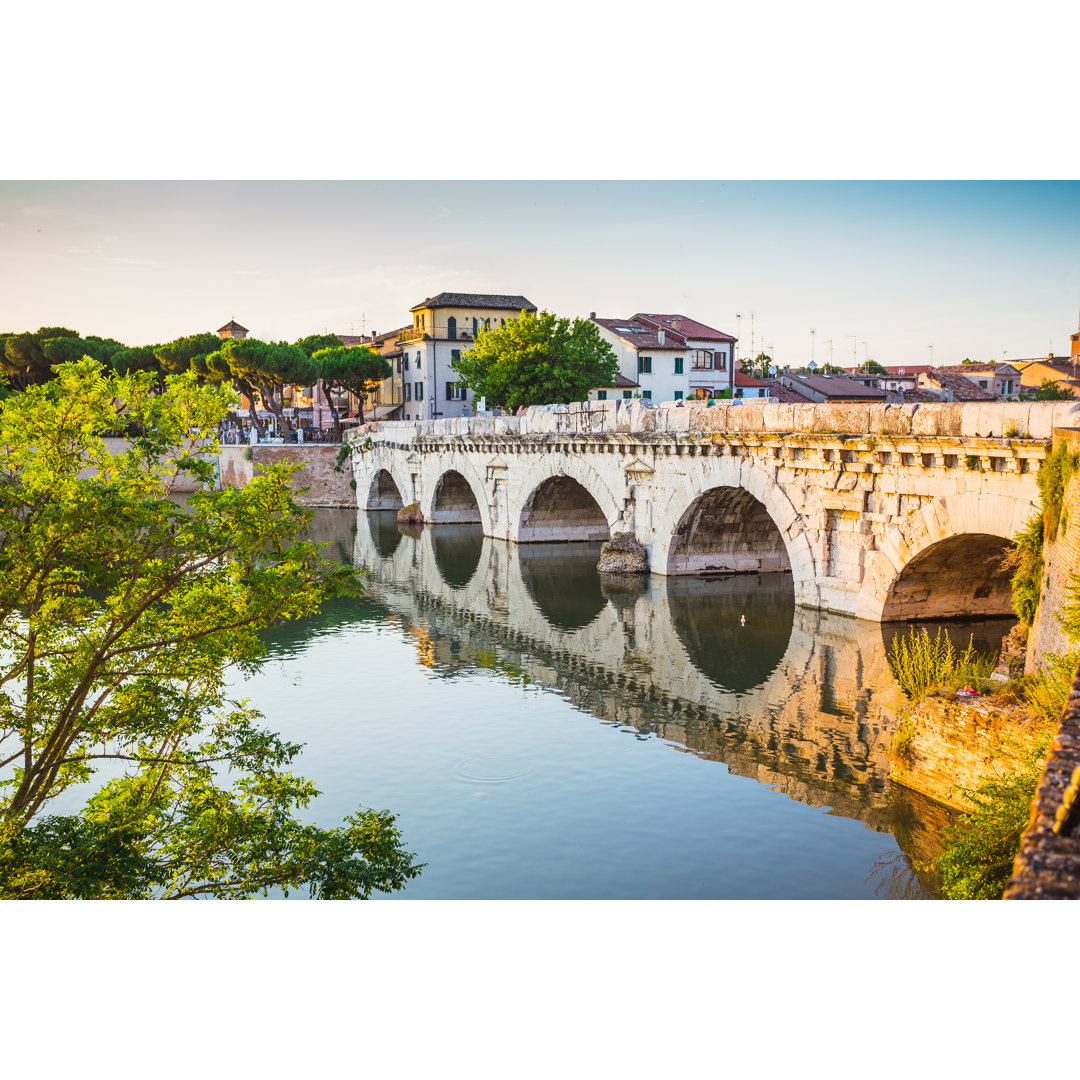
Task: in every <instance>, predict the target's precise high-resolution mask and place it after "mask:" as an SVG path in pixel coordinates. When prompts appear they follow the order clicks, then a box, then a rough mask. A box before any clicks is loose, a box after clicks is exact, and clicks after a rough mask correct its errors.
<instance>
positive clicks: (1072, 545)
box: [1025, 428, 1080, 672]
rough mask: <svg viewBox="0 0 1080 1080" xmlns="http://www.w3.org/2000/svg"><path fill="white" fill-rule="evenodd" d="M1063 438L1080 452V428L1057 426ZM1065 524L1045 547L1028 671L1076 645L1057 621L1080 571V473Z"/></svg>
mask: <svg viewBox="0 0 1080 1080" xmlns="http://www.w3.org/2000/svg"><path fill="white" fill-rule="evenodd" d="M1062 440H1063V441H1064V442H1065V444H1066V446H1068V448H1069V450H1070V452H1074V453H1075V452H1076V451H1080V429H1078V428H1058V429H1057V430H1056V431H1055V432H1054V439H1053V441H1054V443H1055V444H1057V443H1058V442H1059V441H1062ZM1061 520H1062V525H1061V527H1059V529H1058V535H1057V538H1056V539H1055V540H1053V541H1051V542H1050V543H1049V544H1046V545H1045V547H1044V548H1043V559H1044V561H1045V569H1044V573H1045V577H1044V578H1043V590H1042V599H1041V600H1040V601H1039V610H1038V611H1037V612H1036V613H1035V622H1034V624H1033V625H1032V627H1031V632H1030V633H1029V634H1028V649H1027V662H1026V665H1025V667H1026V670H1027V671H1029V672H1030V671H1034V670H1035V669H1036V668H1038V667H1039V665H1040V664H1041V663H1042V660H1043V657H1045V656H1049V655H1051V654H1054V653H1058V654H1062V653H1066V652H1068V651H1069V650H1070V649H1074V648H1076V643H1075V642H1070V641H1069V639H1068V637H1067V636H1066V634H1065V631H1064V630H1062V628H1061V623H1060V622H1059V621H1058V614H1059V613H1060V612H1061V611H1062V609H1063V608H1064V607H1066V606H1067V605H1068V604H1070V603H1071V602H1072V595H1071V587H1072V580H1071V577H1072V575H1073V574H1075V573H1080V473H1077V474H1076V475H1074V476H1073V477H1072V479H1070V481H1069V483H1068V485H1067V486H1066V488H1065V498H1064V500H1063V501H1062V513H1061Z"/></svg>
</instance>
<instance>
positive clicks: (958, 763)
mask: <svg viewBox="0 0 1080 1080" xmlns="http://www.w3.org/2000/svg"><path fill="white" fill-rule="evenodd" d="M905 720H906V722H907V723H908V724H910V725H911V727H912V734H911V738H910V741H909V742H908V744H907V751H906V752H905V753H904V754H903V755H898V756H896V759H895V760H894V761H893V763H892V768H891V769H890V772H889V779H890V780H892V781H894V782H895V783H899V784H903V785H904V786H905V787H909V788H912V789H913V790H915V791H918V792H921V793H922V794H923V795H927V796H929V797H930V798H931V799H933V800H934V801H935V802H939V803H943V804H944V805H945V806H949V807H951V808H952V809H954V810H971V809H972V806H971V804H970V802H969V801H968V800H967V798H966V797H965V796H964V794H963V790H962V789H964V788H967V789H969V790H971V789H974V788H976V787H978V786H979V784H980V783H981V782H982V781H983V780H985V779H987V778H991V777H998V776H1002V775H1004V774H1006V773H1010V772H1016V771H1017V769H1018V768H1019V767H1020V764H1021V762H1022V761H1024V760H1025V757H1026V756H1027V755H1028V754H1030V752H1031V749H1032V747H1033V746H1034V744H1035V742H1036V740H1037V739H1038V737H1039V735H1040V730H1039V726H1038V725H1037V724H1036V723H1035V722H1034V721H1032V719H1031V718H1030V717H1029V716H1028V714H1027V713H1026V712H1025V711H1024V710H1023V709H1020V708H1017V707H1008V706H1001V705H995V704H992V703H990V702H988V701H984V700H982V699H980V698H974V699H971V700H968V701H959V700H957V699H956V698H955V697H953V696H951V695H946V694H942V695H941V696H933V697H928V698H924V699H923V700H922V701H920V702H919V703H918V704H917V705H912V706H911V707H910V708H909V709H908V710H907V711H906V713H905Z"/></svg>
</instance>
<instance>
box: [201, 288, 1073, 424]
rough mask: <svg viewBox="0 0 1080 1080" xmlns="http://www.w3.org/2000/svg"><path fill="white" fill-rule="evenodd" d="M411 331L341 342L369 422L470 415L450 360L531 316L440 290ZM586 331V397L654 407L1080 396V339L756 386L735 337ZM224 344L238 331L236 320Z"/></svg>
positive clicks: (811, 373)
mask: <svg viewBox="0 0 1080 1080" xmlns="http://www.w3.org/2000/svg"><path fill="white" fill-rule="evenodd" d="M409 310H410V314H411V316H412V322H411V323H410V324H409V325H407V326H402V327H399V328H398V329H396V330H391V331H388V332H386V333H382V334H380V333H372V334H363V335H350V334H339V335H338V336H339V337H340V338H341V340H342V341H343V342H344V344H346V345H350V346H352V345H362V346H364V347H366V348H368V349H372V350H374V351H376V352H378V353H380V354H381V355H382V356H383V357H384V358H385V359H386V360H388V361H389V362H390V364H391V367H392V369H393V373H392V375H391V376H390V377H389V378H388V379H386V380H385V381H384V382H383V383H382V384H381V385H380V386H378V387H377V388H375V389H374V390H373V391H372V394H371V396H370V397H369V399H368V402H367V405H366V407H365V412H366V415H367V418H374V419H388V418H393V419H402V420H428V419H435V418H440V417H455V416H469V415H473V414H474V412H475V411H476V410H477V408H478V407H481V404H482V403H479V402H477V401H475V400H474V399H473V396H472V393H471V391H470V390H469V389H468V388H467V387H466V386H464V385H463V384H462V383H461V382H460V381H459V379H458V377H457V372H456V371H455V362H456V360H457V359H458V358H459V357H460V356H461V354H462V352H463V351H465V350H466V349H468V348H469V347H470V346H471V345H472V343H473V341H474V339H475V336H476V333H477V331H478V330H479V329H480V327H488V328H491V327H495V326H499V325H502V324H503V323H505V322H506V321H507V320H508V319H514V318H516V317H518V316H520V314H521V313H522V312H523V311H529V312H535V311H536V310H537V308H536V305H535V304H534V303H532V301H530V300H529V299H528V298H527V297H524V296H513V295H502V294H492V293H452V292H442V293H439V294H438V295H437V296H430V297H427V298H426V299H424V300H422V301H421V302H420V303H418V304H416V305H414V306H413V307H412V308H410V309H409ZM589 321H590V322H591V323H592V324H593V325H594V326H596V328H597V330H598V331H599V332H600V336H601V337H602V338H603V339H604V340H606V341H607V342H608V343H609V344H610V345H611V347H612V348H613V350H614V351H615V355H616V356H617V357H618V360H619V371H618V375H617V376H616V378H615V383H614V385H613V386H600V387H596V388H594V389H593V390H592V391H591V392H590V394H589V398H590V400H598V401H605V400H610V399H613V398H643V399H646V400H650V399H651V400H653V401H655V402H657V403H659V402H662V401H665V402H666V401H682V400H688V399H711V398H718V397H724V398H733V399H735V400H739V399H746V398H758V399H768V400H771V401H781V402H802V403H805V402H844V401H858V402H912V401H1001V400H1005V399H1009V398H1018V397H1020V396H1021V395H1023V394H1025V393H1029V392H1031V391H1033V390H1035V389H1036V388H1038V387H1039V386H1040V385H1041V384H1042V383H1043V382H1044V381H1046V380H1050V381H1052V382H1054V383H1056V384H1059V385H1060V386H1061V387H1064V388H1066V389H1067V390H1068V391H1069V392H1071V393H1073V394H1074V395H1076V396H1080V373H1078V366H1080V330H1078V332H1077V333H1076V334H1073V335H1072V337H1071V350H1070V352H1071V355H1070V356H1068V357H1064V356H1053V355H1050V356H1047V357H1036V358H1031V359H1026V360H1013V361H1010V362H1009V363H1005V362H1004V361H1002V362H1000V363H986V364H982V363H971V362H965V363H963V364H953V365H947V366H942V367H934V366H931V365H914V366H912V365H908V366H906V367H889V368H885V369H883V370H877V371H876V372H860V371H859V370H858V369H857V368H852V369H850V370H847V371H844V372H842V373H837V372H836V370H835V369H833V370H831V371H829V372H828V373H825V372H821V371H817V370H815V369H814V366H813V365H812V364H811V365H809V366H808V368H804V369H801V370H799V371H794V370H791V369H784V370H782V371H779V370H777V369H775V368H770V369H769V372H768V375H769V377H768V378H756V377H754V376H753V375H750V374H749V373H747V372H745V371H743V370H741V368H740V366H739V364H738V362H737V361H736V359H735V345H736V342H737V339H736V338H735V337H733V336H732V335H731V334H729V333H726V332H725V331H723V330H717V329H715V328H714V327H711V326H709V325H707V324H706V323H703V322H699V321H698V320H696V319H692V318H690V317H688V316H686V315H680V314H657V313H645V312H638V313H636V314H634V315H630V316H627V317H625V318H610V317H599V316H597V313H596V312H595V311H594V312H590V314H589ZM218 333H219V334H221V335H222V336H223V337H226V336H242V334H246V333H247V331H246V330H245V329H244V328H243V327H241V326H240V325H239V324H237V323H235V322H230V323H227V324H226V325H225V326H223V327H222V328H221V329H220V330H219V331H218ZM292 401H293V407H294V408H295V410H296V415H297V416H298V417H300V416H302V415H303V414H305V413H306V414H307V416H308V417H310V421H309V422H310V423H311V424H312V426H314V427H317V428H320V429H322V428H325V427H326V426H328V425H329V424H330V423H332V421H333V418H334V417H335V416H336V417H338V418H340V417H342V416H344V415H346V414H348V413H355V411H356V406H357V404H358V403H357V402H356V401H355V400H349V401H331V400H330V399H329V397H328V396H327V395H326V393H325V392H324V390H323V388H322V387H320V386H316V387H307V388H295V389H294V397H293V399H292Z"/></svg>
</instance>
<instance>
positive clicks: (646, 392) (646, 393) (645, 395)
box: [641, 390, 652, 398]
mask: <svg viewBox="0 0 1080 1080" xmlns="http://www.w3.org/2000/svg"><path fill="white" fill-rule="evenodd" d="M641 396H642V397H643V398H652V391H651V390H642V391H641Z"/></svg>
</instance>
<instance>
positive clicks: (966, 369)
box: [933, 363, 1020, 376]
mask: <svg viewBox="0 0 1080 1080" xmlns="http://www.w3.org/2000/svg"><path fill="white" fill-rule="evenodd" d="M933 370H934V371H954V372H956V374H957V375H975V374H976V373H978V374H980V375H982V374H985V373H986V372H992V373H993V374H995V375H1005V376H1009V375H1019V374H1020V372H1019V371H1018V370H1017V369H1016V368H1014V367H1013V366H1012V364H1006V363H1000V364H945V365H943V366H942V367H938V368H934V369H933Z"/></svg>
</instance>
